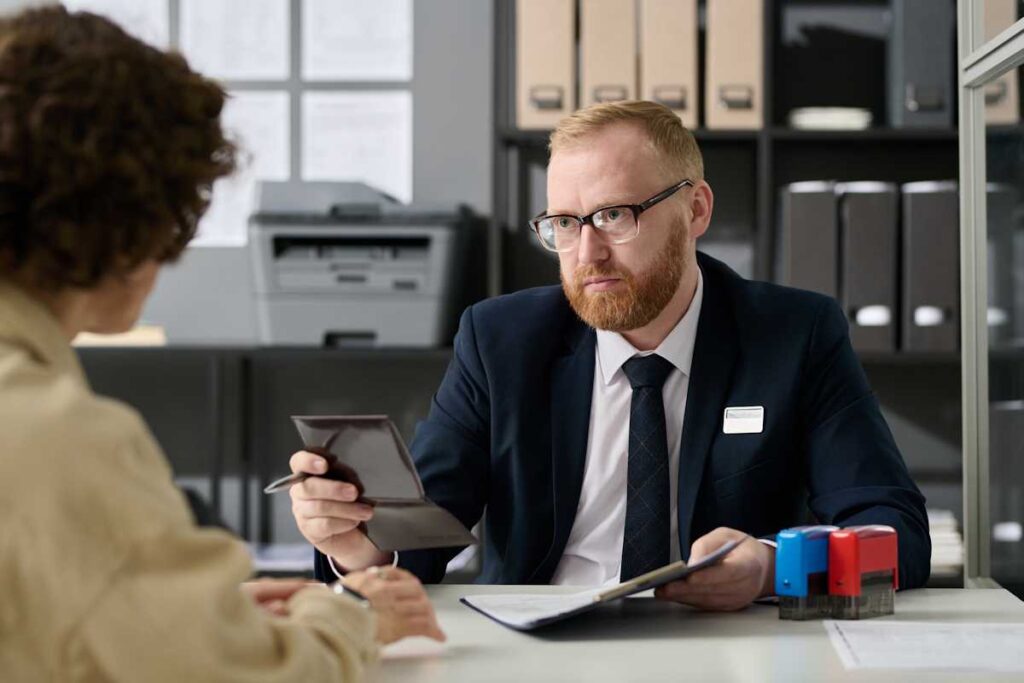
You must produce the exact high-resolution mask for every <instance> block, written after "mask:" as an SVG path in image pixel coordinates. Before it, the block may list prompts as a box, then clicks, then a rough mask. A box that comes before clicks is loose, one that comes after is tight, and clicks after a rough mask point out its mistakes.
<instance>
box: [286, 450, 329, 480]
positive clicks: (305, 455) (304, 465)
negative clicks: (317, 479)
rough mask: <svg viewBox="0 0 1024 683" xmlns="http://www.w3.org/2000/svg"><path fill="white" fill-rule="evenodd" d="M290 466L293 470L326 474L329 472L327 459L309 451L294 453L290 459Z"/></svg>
mask: <svg viewBox="0 0 1024 683" xmlns="http://www.w3.org/2000/svg"><path fill="white" fill-rule="evenodd" d="M288 466H289V467H290V468H291V470H292V472H296V473H297V472H305V473H307V474H324V473H325V472H327V459H326V458H324V457H323V456H320V455H317V454H316V453H310V452H309V451H299V452H298V453H294V454H292V457H291V458H289V460H288Z"/></svg>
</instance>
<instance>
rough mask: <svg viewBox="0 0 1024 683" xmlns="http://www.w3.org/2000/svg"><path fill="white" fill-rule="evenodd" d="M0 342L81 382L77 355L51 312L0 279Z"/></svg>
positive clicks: (82, 379)
mask: <svg viewBox="0 0 1024 683" xmlns="http://www.w3.org/2000/svg"><path fill="white" fill-rule="evenodd" d="M0 343H7V344H11V345H12V346H17V347H21V348H24V349H26V350H27V351H28V352H29V353H30V354H32V356H33V357H35V358H36V359H37V360H38V361H40V362H42V363H44V364H45V365H50V366H53V367H54V368H56V369H57V370H58V371H61V372H67V373H69V374H71V375H72V376H73V377H75V378H76V379H78V380H80V381H82V382H84V381H85V374H84V373H83V372H82V366H81V364H80V363H79V362H78V356H77V355H75V352H74V350H73V349H72V348H71V344H70V343H68V340H67V337H66V336H65V333H64V330H63V328H61V326H60V323H59V322H58V321H57V318H56V317H54V315H53V313H51V312H50V310H49V309H48V308H46V306H45V305H44V304H43V303H42V302H40V301H38V300H37V299H35V298H33V297H32V296H30V295H29V294H28V293H27V292H25V291H24V290H23V289H21V288H20V287H18V286H16V285H14V284H11V283H10V282H4V281H2V280H0Z"/></svg>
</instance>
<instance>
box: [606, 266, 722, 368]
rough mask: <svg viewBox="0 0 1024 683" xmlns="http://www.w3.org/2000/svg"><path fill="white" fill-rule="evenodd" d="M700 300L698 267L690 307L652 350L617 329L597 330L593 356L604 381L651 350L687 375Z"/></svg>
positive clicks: (701, 278) (694, 339) (701, 284)
mask: <svg viewBox="0 0 1024 683" xmlns="http://www.w3.org/2000/svg"><path fill="white" fill-rule="evenodd" d="M703 301H704V275H703V274H702V273H701V272H700V268H698V269H697V291H696V292H694V294H693V301H691V302H690V307H689V308H688V309H686V314H685V315H683V317H682V318H681V319H680V320H679V322H678V323H676V326H675V327H673V328H672V331H671V332H669V333H668V336H667V337H665V339H664V340H663V341H662V342H661V344H659V345H658V348H656V349H654V351H638V350H637V349H636V348H635V347H634V346H633V345H632V344H630V343H629V342H628V341H626V338H625V337H623V336H622V335H621V334H619V333H618V332H611V331H609V330H597V359H598V365H599V366H600V369H601V375H602V378H603V379H604V383H605V384H606V385H607V384H611V383H612V380H613V379H614V378H615V373H617V372H618V371H619V369H620V368H621V367H622V365H623V363H625V362H626V361H627V360H629V359H630V358H632V357H633V356H637V355H640V356H647V355H650V354H652V353H656V354H658V355H659V356H661V357H662V358H664V359H665V360H667V361H668V362H670V363H672V365H674V366H675V367H676V369H677V370H679V371H680V372H682V373H683V374H684V375H686V376H687V377H689V375H690V366H691V365H692V363H693V346H694V343H695V342H696V340H697V321H698V320H699V319H700V307H701V304H702V303H703Z"/></svg>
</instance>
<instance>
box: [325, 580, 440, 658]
mask: <svg viewBox="0 0 1024 683" xmlns="http://www.w3.org/2000/svg"><path fill="white" fill-rule="evenodd" d="M342 583H344V584H345V585H346V586H348V587H351V588H354V589H355V590H357V591H359V592H360V593H362V594H363V595H364V596H366V598H367V599H368V600H369V601H370V606H371V607H373V609H374V611H375V612H376V613H377V640H378V641H379V642H380V643H382V644H384V645H387V644H388V643H393V642H395V641H396V640H401V639H402V638H406V637H408V636H426V637H427V638H433V639H434V640H440V641H444V640H445V635H444V631H442V630H441V627H440V626H439V625H438V624H437V616H436V615H435V614H434V607H433V606H432V605H431V604H430V599H429V598H428V597H427V592H426V591H425V590H424V589H423V584H421V583H420V580H419V579H417V578H416V577H415V576H413V575H412V574H410V573H409V572H407V571H405V570H404V569H399V568H398V567H371V568H370V569H369V570H367V571H362V572H351V573H349V574H348V575H346V576H345V578H344V579H343V580H342Z"/></svg>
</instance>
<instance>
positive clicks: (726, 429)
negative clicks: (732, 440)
mask: <svg viewBox="0 0 1024 683" xmlns="http://www.w3.org/2000/svg"><path fill="white" fill-rule="evenodd" d="M763 431H764V406H734V407H731V408H726V409H725V419H724V421H723V423H722V432H723V433H724V434H760V433H761V432H763Z"/></svg>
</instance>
